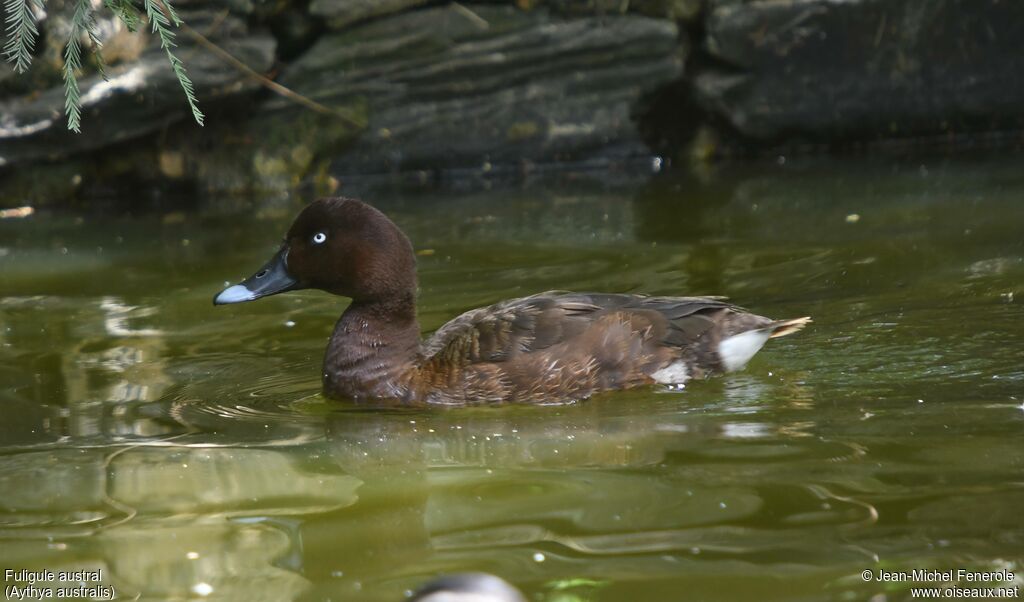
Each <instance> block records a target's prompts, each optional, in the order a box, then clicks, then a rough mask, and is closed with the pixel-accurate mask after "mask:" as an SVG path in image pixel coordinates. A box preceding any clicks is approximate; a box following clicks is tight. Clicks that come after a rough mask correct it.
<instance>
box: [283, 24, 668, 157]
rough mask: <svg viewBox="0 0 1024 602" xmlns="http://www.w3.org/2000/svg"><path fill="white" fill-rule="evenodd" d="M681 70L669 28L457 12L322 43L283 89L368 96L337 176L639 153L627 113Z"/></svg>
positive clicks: (336, 100) (340, 100)
mask: <svg viewBox="0 0 1024 602" xmlns="http://www.w3.org/2000/svg"><path fill="white" fill-rule="evenodd" d="M681 70H682V57H681V53H680V52H679V49H678V31H677V28H676V26H675V25H674V24H673V23H671V22H667V21H664V20H656V19H650V18H647V17H641V16H636V15H621V16H620V15H617V16H606V17H587V18H580V19H573V20H567V19H564V18H561V17H555V16H552V15H550V14H549V13H548V12H547V11H546V10H544V9H536V10H533V11H529V12H523V11H520V10H517V9H515V8H513V7H509V6H472V7H467V6H463V5H458V4H451V5H446V6H443V7H435V8H429V9H424V10H417V11H413V12H408V13H404V14H400V15H395V16H391V17H387V18H384V19H379V20H376V21H373V22H370V23H367V24H365V25H361V26H358V27H354V28H350V29H348V30H346V31H342V32H336V33H330V34H328V35H325V36H324V37H322V38H321V39H320V40H319V41H318V42H317V44H316V45H315V46H314V47H313V48H311V49H310V51H309V52H307V53H306V54H305V55H304V56H303V57H302V58H301V59H300V60H298V61H296V62H295V63H294V64H292V65H291V66H290V67H288V68H287V69H286V70H285V72H284V73H283V74H282V77H281V82H282V83H283V84H284V85H286V86H288V87H290V88H292V89H293V90H296V91H297V92H300V93H302V94H304V95H306V96H309V97H311V98H312V99H314V100H316V101H317V102H320V103H323V104H325V105H328V106H338V105H350V104H351V103H352V101H353V99H360V100H362V101H364V102H365V106H366V107H367V112H368V126H367V128H366V131H365V132H363V134H362V135H361V136H360V137H359V139H358V140H357V141H356V142H355V143H354V145H352V146H351V148H350V149H349V150H348V151H347V152H346V153H345V154H344V155H342V156H341V157H339V158H338V159H337V160H336V163H335V168H336V169H337V170H338V171H340V172H342V173H372V172H381V171H388V170H399V169H403V170H404V169H420V168H423V169H439V168H446V167H461V166H480V165H483V164H485V163H488V162H508V163H517V162H519V161H520V160H523V159H526V160H531V161H552V160H562V159H574V160H575V159H581V158H586V157H588V156H593V155H597V154H604V155H607V154H609V153H611V154H619V155H629V154H635V153H643V152H646V151H645V149H644V147H643V144H642V143H641V141H640V137H639V135H638V133H637V131H636V128H635V126H634V124H633V122H632V120H631V118H630V111H631V108H632V107H633V106H634V104H635V103H636V101H637V100H638V99H639V98H640V97H641V95H642V94H643V93H644V92H646V91H649V90H652V89H654V88H657V87H659V86H663V85H665V84H666V83H668V82H671V81H672V80H674V79H676V78H678V77H679V75H680V73H681ZM282 102H283V101H282V100H280V99H275V100H274V101H272V102H271V103H270V104H269V106H270V107H271V108H273V107H276V106H280V105H281V103H282Z"/></svg>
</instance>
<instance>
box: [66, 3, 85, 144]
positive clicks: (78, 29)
mask: <svg viewBox="0 0 1024 602" xmlns="http://www.w3.org/2000/svg"><path fill="white" fill-rule="evenodd" d="M89 8H90V6H89V0H78V3H77V4H76V5H75V14H74V16H72V17H71V33H70V34H68V44H67V46H65V47H64V69H63V76H64V114H65V115H66V116H67V118H68V129H69V130H71V131H73V132H75V133H81V131H82V130H81V125H82V94H81V91H80V90H79V89H78V77H77V76H76V75H75V72H76V71H78V70H79V69H81V68H82V46H81V43H80V41H79V40H80V39H81V37H82V34H83V33H85V32H86V31H87V29H88V24H87V22H88V21H89V19H90V14H89Z"/></svg>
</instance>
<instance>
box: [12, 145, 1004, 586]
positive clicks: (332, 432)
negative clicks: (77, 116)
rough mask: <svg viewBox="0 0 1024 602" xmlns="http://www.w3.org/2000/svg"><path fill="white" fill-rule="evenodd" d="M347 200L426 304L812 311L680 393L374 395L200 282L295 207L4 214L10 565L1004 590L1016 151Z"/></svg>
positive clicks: (332, 579) (317, 345)
mask: <svg viewBox="0 0 1024 602" xmlns="http://www.w3.org/2000/svg"><path fill="white" fill-rule="evenodd" d="M370 200H374V201H375V202H376V204H377V205H378V206H380V207H381V208H382V209H384V210H385V211H387V212H388V213H389V214H390V215H392V216H393V217H394V218H395V220H396V221H397V222H398V223H399V224H400V225H401V226H402V227H403V228H404V229H405V230H406V231H407V232H408V233H409V235H410V237H411V238H412V239H413V241H414V243H415V245H416V247H417V249H419V250H420V252H421V256H420V274H421V276H420V278H421V294H420V300H421V322H422V325H423V327H424V329H428V330H431V329H433V328H436V327H437V326H439V325H440V324H442V323H443V322H444V321H446V320H447V319H448V318H450V317H452V316H454V315H456V314H458V313H459V312H461V311H463V310H466V309H469V308H472V307H475V306H478V305H482V304H487V303H491V302H494V301H498V300H500V299H503V298H508V297H514V296H522V295H526V294H529V293H533V292H537V291H542V290H546V289H551V288H562V289H576V290H607V291H636V292H647V293H652V294H682V293H689V294H722V295H728V296H730V297H731V298H733V299H734V300H735V301H736V302H738V303H740V304H742V305H745V306H747V307H749V308H750V309H752V310H755V311H757V312H758V313H762V314H765V315H769V316H773V317H778V318H783V317H795V316H802V315H808V314H809V315H812V316H814V319H815V323H814V325H813V326H812V327H811V328H809V329H808V330H806V331H804V332H802V333H800V334H799V335H795V336H792V337H787V338H785V339H781V340H777V341H772V342H771V343H770V344H769V346H768V347H767V348H766V349H765V350H764V351H763V352H762V353H761V354H760V355H759V356H758V357H757V358H755V360H754V361H753V362H752V363H751V365H750V366H749V367H748V369H747V370H746V371H745V372H742V373H737V374H734V375H730V376H727V377H722V378H716V379H712V380H708V381H700V382H694V383H691V384H689V385H688V386H687V387H686V389H685V390H684V391H673V392H668V391H659V390H640V391H631V392H626V393H619V394H609V395H604V396H602V397H600V398H595V399H592V400H589V401H587V402H584V403H579V404H576V405H572V406H561V407H496V408H476V409H453V410H434V411H424V410H416V411H380V410H366V409H361V408H354V407H351V406H346V405H344V404H339V403H334V402H328V401H325V400H324V399H323V398H321V397H320V395H319V382H318V374H319V371H318V364H319V362H320V358H321V353H322V350H323V347H324V345H325V343H326V337H327V336H328V334H329V333H330V331H331V328H332V326H333V322H334V320H335V318H336V317H337V315H338V314H339V313H340V311H341V309H342V307H343V305H344V301H342V300H339V299H336V298H330V297H329V296H327V295H325V294H323V293H318V292H303V293H298V294H291V295H283V296H279V297H275V298H271V299H267V300H263V301H260V302H258V303H253V304H244V305H239V306H230V307H224V308H214V307H213V306H212V305H211V304H210V299H211V296H212V295H213V294H214V293H215V292H217V291H218V290H219V289H220V288H221V286H222V285H223V283H224V282H225V281H228V280H231V281H235V280H237V279H239V278H241V277H243V276H246V275H248V274H249V273H250V272H251V271H252V270H253V269H255V268H256V267H258V266H259V265H261V264H262V262H263V261H264V259H266V258H267V257H269V255H270V253H271V252H272V251H273V250H274V248H275V246H276V241H277V240H278V239H279V237H280V235H281V234H282V233H283V231H284V229H285V227H286V226H287V224H288V223H289V222H290V219H291V217H292V215H293V214H294V212H295V211H296V208H297V206H298V205H297V204H288V203H274V202H265V203H261V204H260V207H262V208H261V209H259V210H251V209H250V210H239V209H236V208H232V207H236V206H235V205H234V204H232V203H217V202H211V203H210V204H209V207H208V208H207V209H204V210H200V211H196V212H187V213H183V214H174V213H172V214H165V213H160V212H156V213H145V214H142V215H140V216H139V217H135V218H127V217H110V216H109V215H103V214H97V213H95V212H93V213H83V214H67V213H50V212H45V211H44V212H39V213H37V214H36V215H34V216H32V217H30V218H26V219H21V220H15V219H8V220H0V570H2V569H30V570H51V571H59V570H100V571H101V583H102V584H104V585H107V586H111V587H113V588H114V590H115V592H116V595H117V597H118V599H124V600H131V599H144V600H159V599H184V598H189V597H193V598H199V597H203V596H206V597H209V598H212V599H222V600H291V599H300V600H371V601H376V600H380V601H388V600H391V601H394V600H401V599H402V598H403V596H404V595H405V592H407V591H408V590H410V589H413V588H415V587H416V586H418V585H419V584H421V583H423V582H424V581H426V580H429V579H430V578H431V577H432V576H434V575H436V574H439V573H449V572H458V571H466V570H482V571H487V572H491V573H495V574H498V575H500V576H502V577H504V578H506V579H508V580H509V581H511V582H513V583H515V584H516V585H517V586H519V587H521V588H522V589H523V590H524V591H525V592H527V593H528V594H529V595H530V596H531V597H532V598H533V599H536V600H550V601H560V602H562V601H570V600H601V601H611V600H622V601H635V600H698V599H700V600H738V599H750V600H754V599H756V600H866V599H869V598H870V599H871V600H873V601H875V602H879V601H883V600H901V599H908V598H909V597H910V591H909V588H910V586H911V585H912V584H909V583H895V584H893V583H878V582H864V581H863V580H862V578H861V573H862V571H863V570H865V569H873V570H877V569H880V568H881V569H886V570H892V571H899V570H908V571H909V570H912V569H960V568H964V569H987V570H996V569H1008V570H1011V571H1013V572H1015V573H1016V575H1017V577H1016V581H1015V582H1010V583H993V584H991V585H1004V586H1013V585H1021V584H1022V577H1021V574H1022V573H1024V440H1022V434H1024V305H1022V302H1024V170H1022V169H1020V162H1019V161H1008V160H1000V161H976V162H970V161H962V162H958V163H942V162H937V161H931V162H927V163H926V164H925V165H923V166H922V165H920V164H918V163H913V164H903V165H899V166H891V165H884V164H881V163H877V164H852V165H851V164H849V163H847V164H845V165H839V164H838V163H824V164H821V163H815V164H805V165H797V166H794V165H793V164H790V165H787V166H784V167H779V166H765V167H761V168H742V169H740V168H732V169H727V170H722V171H718V172H715V173H710V174H706V175H705V176H703V177H701V178H690V179H673V178H660V179H656V180H654V181H651V182H647V183H640V184H636V185H629V184H617V185H614V186H600V185H596V184H592V183H588V182H587V181H586V180H585V179H584V180H582V181H578V182H575V183H572V182H566V181H561V182H559V183H556V184H552V185H539V184H538V185H535V186H532V187H529V188H527V189H525V190H510V191H489V192H466V193H455V192H449V193H444V194H441V193H431V194H412V193H405V194H403V193H400V192H394V191H392V192H378V193H376V194H375V195H374V197H373V198H372V199H370ZM854 216H856V217H854ZM0 576H3V575H0ZM3 582H4V586H5V587H7V586H9V585H16V584H19V583H18V582H17V580H16V579H14V578H12V577H11V576H9V575H8V576H6V577H5V578H4V579H3ZM21 585H24V583H21ZM43 585H47V584H46V583H44V584H43ZM48 585H50V586H53V585H55V584H53V583H50V584H48ZM64 585H67V584H64ZM960 585H962V586H966V585H970V584H967V583H960ZM873 596H874V597H873Z"/></svg>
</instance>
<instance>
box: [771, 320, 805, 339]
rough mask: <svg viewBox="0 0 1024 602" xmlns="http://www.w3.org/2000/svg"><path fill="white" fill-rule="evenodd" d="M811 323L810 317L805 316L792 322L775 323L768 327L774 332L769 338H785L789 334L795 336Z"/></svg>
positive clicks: (780, 321)
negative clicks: (795, 333) (794, 334)
mask: <svg viewBox="0 0 1024 602" xmlns="http://www.w3.org/2000/svg"><path fill="white" fill-rule="evenodd" d="M810 323H811V317H810V316H804V317H802V318H793V319H792V320H779V321H778V322H773V323H772V324H771V326H769V327H768V328H769V329H771V331H772V333H771V334H770V335H768V338H769V339H774V338H776V337H784V336H786V335H787V334H793V333H794V332H796V331H798V330H800V329H801V328H803V327H804V326H807V325H808V324H810Z"/></svg>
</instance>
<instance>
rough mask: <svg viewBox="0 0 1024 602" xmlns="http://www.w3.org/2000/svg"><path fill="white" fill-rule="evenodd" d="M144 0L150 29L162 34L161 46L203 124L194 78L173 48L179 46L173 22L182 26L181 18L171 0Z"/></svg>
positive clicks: (189, 102)
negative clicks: (193, 82) (175, 38)
mask: <svg viewBox="0 0 1024 602" xmlns="http://www.w3.org/2000/svg"><path fill="white" fill-rule="evenodd" d="M144 1H145V6H146V16H147V17H148V18H149V24H150V29H151V31H152V32H153V33H155V34H157V35H158V36H160V47H161V48H163V49H164V51H165V52H166V53H167V60H169V61H170V63H171V69H173V70H174V75H175V76H177V78H178V83H179V84H181V89H182V90H184V92H185V99H186V100H187V101H188V106H189V108H191V109H192V117H193V118H194V119H195V120H196V123H198V124H199V125H203V112H202V111H200V110H199V104H198V100H196V94H195V87H194V86H193V85H192V80H191V79H189V77H188V73H186V72H185V65H183V64H182V62H181V60H180V59H179V58H178V57H177V56H176V55H175V54H174V52H173V51H172V50H171V49H172V48H174V47H176V46H177V44H176V43H175V42H174V37H175V34H174V32H173V31H171V23H172V22H173V23H174V25H175V26H180V25H181V19H179V18H178V15H177V13H175V12H174V9H173V8H172V7H171V3H170V1H169V0H144ZM165 10H166V14H165V12H164V11H165Z"/></svg>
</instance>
